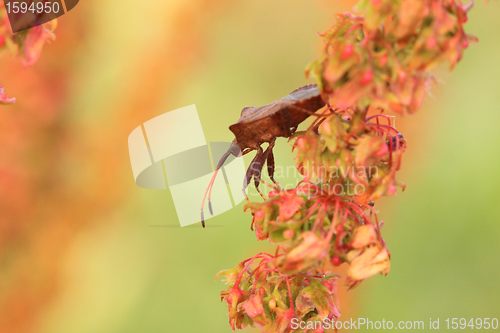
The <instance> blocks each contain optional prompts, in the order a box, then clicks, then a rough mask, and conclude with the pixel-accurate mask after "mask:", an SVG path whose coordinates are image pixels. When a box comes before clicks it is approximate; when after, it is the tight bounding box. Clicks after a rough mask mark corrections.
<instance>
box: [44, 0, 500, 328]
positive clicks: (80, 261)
mask: <svg viewBox="0 0 500 333" xmlns="http://www.w3.org/2000/svg"><path fill="white" fill-rule="evenodd" d="M147 3H148V5H147V6H146V5H145V3H143V2H141V3H140V6H138V5H137V4H138V3H137V2H136V1H129V0H127V1H124V0H120V1H118V0H114V1H109V0H108V1H105V2H103V1H100V2H97V1H88V2H87V1H85V2H82V3H81V4H79V5H78V6H77V7H76V8H75V9H74V10H73V11H72V13H73V12H76V11H79V10H81V11H83V12H84V13H85V15H87V18H86V20H85V22H86V26H85V27H84V28H83V29H87V30H89V31H90V32H91V33H92V38H88V39H87V40H86V41H85V44H84V45H81V46H80V47H81V49H82V50H84V52H83V51H82V53H81V54H80V55H79V56H78V62H77V63H75V64H72V66H74V68H75V70H74V74H73V76H72V77H71V79H70V80H71V86H72V89H73V90H72V96H73V97H72V100H71V103H72V104H71V105H70V106H69V109H70V110H74V112H72V113H71V115H70V116H69V118H70V119H71V121H72V122H73V123H75V124H85V123H88V122H91V121H101V120H102V119H106V118H107V117H110V115H111V114H115V113H119V112H120V110H110V109H109V104H110V103H111V102H112V101H114V100H116V99H118V98H120V95H121V94H123V92H122V90H121V89H122V82H123V81H124V80H126V79H127V71H126V69H127V66H128V64H129V63H131V62H133V61H137V60H138V59H140V58H141V50H142V49H143V48H144V47H145V46H146V45H148V44H151V43H153V44H154V43H155V41H156V40H158V39H160V38H162V35H161V34H160V33H159V32H158V31H161V29H158V27H160V26H162V25H163V24H165V23H164V22H163V21H162V20H163V19H165V17H164V16H165V15H164V13H165V12H166V11H168V10H169V8H168V6H169V5H167V4H165V3H164V2H162V1H151V2H147ZM192 3H193V5H196V1H192ZM335 4H336V7H333V5H332V4H331V3H330V2H327V1H304V0H288V1H284V0H276V1H274V0H273V1H264V0H251V1H250V0H244V1H237V2H233V3H231V4H230V5H227V6H226V7H225V8H224V9H223V10H220V11H219V12H218V13H217V15H215V16H213V17H212V19H211V21H210V22H209V24H207V25H206V27H205V29H206V32H207V39H206V40H204V41H203V42H204V45H205V46H206V47H205V55H204V57H203V61H202V62H200V63H199V64H198V65H197V66H195V67H194V68H193V69H192V70H191V71H189V72H188V73H185V75H184V77H183V78H182V79H181V80H179V81H178V82H177V85H176V87H175V89H176V90H175V93H172V92H171V91H169V93H168V94H166V96H168V98H165V100H164V101H163V104H164V107H162V110H160V111H159V112H158V114H161V113H163V112H167V111H169V110H173V109H176V108H179V107H183V106H185V105H190V104H196V106H197V109H198V113H199V115H200V119H201V122H202V125H203V128H204V131H205V137H206V139H207V141H231V140H232V135H231V132H230V131H229V130H228V126H229V125H230V124H232V123H234V122H236V120H237V119H238V118H239V113H240V110H241V109H242V108H243V107H245V106H258V105H264V104H267V103H269V102H271V101H273V100H275V99H277V98H279V97H282V96H284V95H286V94H288V93H289V92H291V91H292V90H293V89H295V88H296V87H299V86H301V85H304V84H306V83H309V82H312V81H310V80H306V79H305V78H304V73H303V69H304V67H305V65H306V64H307V63H308V62H309V61H310V60H311V59H312V58H313V57H314V56H315V55H317V54H318V53H319V51H320V49H321V46H322V41H321V38H320V37H318V35H317V32H324V31H326V30H327V29H328V28H329V27H330V26H331V25H332V24H333V22H334V16H333V15H334V14H335V13H338V12H343V11H347V10H349V9H350V7H351V5H352V3H343V2H339V3H337V2H335ZM499 14H500V3H499V2H497V1H492V2H490V3H488V4H486V3H483V2H478V3H477V4H476V8H474V9H473V10H472V12H471V13H470V15H469V22H468V23H467V24H466V29H467V31H468V32H469V33H472V34H474V35H476V36H478V37H479V40H480V43H479V44H477V45H475V44H473V45H471V46H470V47H469V49H468V50H467V51H466V52H465V56H464V59H463V60H462V61H461V62H460V63H459V64H458V66H457V67H456V69H455V70H453V71H452V72H451V73H448V69H447V68H446V67H445V66H443V67H442V68H439V69H437V70H436V75H437V76H438V78H439V79H440V86H439V87H433V88H432V89H431V91H430V92H431V95H432V96H427V97H426V100H425V103H424V106H423V107H422V109H421V110H420V111H419V112H418V113H417V114H415V115H411V116H404V117H399V118H398V120H397V123H396V124H397V127H398V129H399V130H400V131H401V132H402V133H403V134H404V135H405V137H406V138H407V139H408V148H407V150H406V152H405V159H404V160H403V166H402V170H401V171H400V173H399V176H398V179H400V180H402V181H404V182H405V183H406V184H407V189H406V191H405V192H404V193H400V192H399V193H398V195H397V196H395V197H390V198H383V199H381V200H380V204H377V206H376V208H377V209H378V210H379V211H380V214H379V217H380V218H382V219H383V220H384V221H385V227H384V230H383V232H384V236H385V239H386V241H387V245H388V247H389V249H390V250H391V254H392V261H391V271H390V273H389V274H388V275H387V277H381V276H375V277H372V278H370V279H368V280H367V281H364V282H363V283H362V284H361V285H360V286H359V287H358V288H356V289H354V290H353V291H351V292H349V293H348V294H347V299H346V298H345V297H343V301H346V302H347V303H348V307H347V308H346V311H345V312H343V317H342V319H347V320H348V319H350V318H351V317H353V318H357V317H364V318H369V319H370V320H373V321H375V320H382V319H385V320H392V321H394V322H397V321H399V320H411V321H413V320H423V321H424V322H425V324H426V327H427V325H428V321H429V318H433V319H436V318H440V319H441V325H443V324H444V323H443V321H444V320H445V319H446V318H453V317H455V318H462V317H463V318H468V319H469V318H484V317H489V318H493V317H497V318H498V317H500V312H499V309H500V286H499V281H500V261H499V257H498V256H499V254H500V245H499V242H498V239H499V237H500V224H499V222H500V219H499V218H498V216H497V214H498V202H499V199H500V195H499V188H500V177H499V174H498V170H499V167H498V165H499V162H500V154H499V153H498V152H499V146H500V131H499V130H498V129H499V126H500V112H499V111H500V109H499V105H500V66H499V62H498V59H499V57H500V43H499V41H500V21H499V20H498V17H499ZM70 19H71V17H70V14H68V15H65V16H64V17H63V18H61V21H60V26H59V28H58V29H64V23H65V22H67V21H69V20H70ZM174 33H176V34H179V35H180V36H182V33H183V32H182V31H175V32H174ZM55 43H57V41H56V42H55ZM42 57H43V54H42ZM165 66H175V64H165ZM142 85H143V83H141V82H138V89H141V87H143V86H142ZM143 88H145V89H147V87H143ZM89 95H90V96H94V98H92V99H90V100H89V99H88V98H87V96H89ZM144 120H147V119H144ZM137 125H139V123H138V124H137ZM132 129H133V128H131V130H132ZM121 139H122V141H123V149H126V144H127V138H126V137H123V138H121ZM250 155H252V154H250ZM275 155H276V161H277V163H278V164H279V165H282V166H287V165H293V164H294V160H293V154H291V152H290V145H289V144H287V143H286V140H285V139H280V140H278V142H277V147H276V153H275ZM249 158H251V157H250V156H248V157H247V158H246V159H245V162H246V163H247V165H248V162H249ZM116 172H118V173H122V174H123V182H126V183H127V186H126V188H127V193H126V194H127V196H126V197H125V199H124V200H123V202H122V204H120V205H119V206H117V207H113V208H112V210H111V212H108V213H106V214H103V215H102V217H100V218H99V220H98V221H97V223H96V224H94V225H93V226H92V227H89V228H85V229H84V230H82V231H81V232H80V233H79V234H78V236H77V237H76V238H75V241H74V242H73V243H72V245H71V246H70V247H69V248H68V249H67V251H66V254H65V260H64V262H65V264H64V267H63V269H62V273H61V275H62V281H64V283H63V287H62V288H61V290H60V291H59V293H58V294H57V297H56V298H55V299H54V300H53V301H52V302H51V303H50V305H49V306H47V307H46V308H44V311H43V313H42V316H41V318H40V328H39V331H40V332H44V333H58V332H61V333H63V332H64V333H68V332H74V333H79V332H85V333H87V332H93V333H99V332H103V333H112V332H117V333H121V332H148V333H149V332H230V327H229V325H228V318H227V316H226V313H227V308H226V306H225V304H224V303H221V302H220V298H219V292H220V291H221V290H222V289H224V288H225V286H224V285H223V283H222V282H221V281H220V280H219V281H214V276H215V274H216V273H217V272H218V271H219V270H222V269H226V268H232V267H234V266H235V265H237V264H238V263H239V262H240V261H242V260H244V259H246V258H248V257H250V256H253V255H254V254H255V253H257V252H260V251H273V249H274V247H273V246H271V245H270V244H269V243H268V242H257V241H256V239H255V236H254V234H253V233H252V232H251V231H250V230H249V226H250V221H251V217H250V216H249V215H248V214H245V213H243V203H241V204H240V205H238V207H236V208H234V209H233V210H231V211H228V212H226V213H224V214H222V215H220V216H217V217H215V218H213V219H209V220H208V221H207V224H208V228H206V229H201V228H200V227H199V226H192V227H186V228H179V227H178V222H177V217H176V213H175V209H174V205H173V201H172V197H171V195H170V192H169V191H168V190H166V191H165V190H163V191H160V190H145V189H141V188H139V187H137V186H135V184H133V178H132V172H131V169H130V165H129V164H127V163H125V164H124V165H122V166H121V167H120V168H119V169H118V170H116ZM103 177H104V176H103ZM279 181H281V182H282V183H286V182H291V181H294V180H293V179H279ZM198 205H199V203H193V206H194V207H195V208H193V209H197V207H198ZM101 222H102V223H101ZM341 288H344V287H343V286H341ZM341 307H342V304H341ZM442 327H443V326H441V328H442ZM248 331H251V329H249V330H248ZM360 331H363V330H360Z"/></svg>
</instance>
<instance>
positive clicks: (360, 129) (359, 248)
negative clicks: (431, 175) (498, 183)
mask: <svg viewBox="0 0 500 333" xmlns="http://www.w3.org/2000/svg"><path fill="white" fill-rule="evenodd" d="M357 8H358V9H359V10H360V11H361V13H362V14H363V15H362V16H355V15H352V14H341V15H338V16H337V23H336V24H335V25H334V26H333V27H332V28H331V29H330V31H328V32H327V33H325V34H324V35H323V37H324V41H325V47H324V51H323V53H322V54H321V55H320V56H319V57H318V58H317V59H315V60H314V61H313V62H312V63H311V64H310V65H309V66H308V67H307V70H306V74H312V75H313V76H314V77H315V78H316V79H317V81H318V84H319V87H320V90H321V92H322V95H323V97H324V99H325V100H327V101H329V105H331V106H329V107H328V108H327V109H326V110H324V111H320V112H319V114H321V117H318V119H316V120H315V121H314V122H313V124H312V125H311V126H310V127H309V129H308V130H307V131H305V132H300V133H296V134H295V136H294V137H295V139H296V140H295V143H294V149H296V150H297V156H296V160H297V168H298V170H299V172H300V173H301V174H302V175H303V176H304V180H303V181H302V182H300V183H299V185H298V186H297V187H296V188H295V189H292V190H286V191H285V190H281V189H279V188H276V189H275V191H273V192H271V195H270V198H269V199H268V200H266V201H265V202H263V203H249V204H247V205H246V206H245V209H246V210H249V211H251V212H252V214H253V221H252V227H253V228H254V229H255V234H256V236H257V239H258V240H265V239H268V238H269V239H270V241H271V242H272V243H281V244H280V245H279V246H278V250H277V253H276V255H275V256H272V255H269V254H263V253H260V254H258V255H256V256H255V257H253V258H251V259H248V260H246V261H243V262H242V263H241V264H240V265H238V266H237V267H236V268H234V269H232V270H228V271H222V272H220V273H219V274H218V275H217V277H218V276H225V277H226V282H227V283H228V284H229V286H228V289H227V290H225V291H223V292H222V293H221V296H222V298H223V299H225V300H226V302H227V303H228V307H229V310H230V311H229V318H230V319H229V321H230V324H231V327H232V328H233V331H234V329H235V328H240V329H242V328H244V327H246V326H247V325H252V326H254V324H257V325H259V326H261V329H262V331H263V332H291V331H294V332H318V333H319V332H323V329H322V328H306V329H295V330H293V329H292V327H291V319H293V318H297V319H298V320H299V321H306V322H307V321H314V320H318V321H322V320H324V319H326V318H329V319H336V318H338V317H339V316H340V313H339V312H338V310H337V307H336V305H335V302H334V300H335V295H336V285H337V280H338V278H339V276H338V275H336V274H335V268H336V266H339V265H340V264H342V263H346V264H347V265H348V266H349V268H348V270H347V276H346V277H345V282H346V284H347V285H348V286H349V287H351V288H352V287H353V286H355V285H357V284H359V283H360V282H361V281H362V280H364V279H366V278H368V277H370V276H372V275H374V274H377V273H381V274H387V273H388V272H389V269H390V261H389V260H390V253H389V250H388V249H387V247H386V246H385V241H384V239H383V238H382V235H381V232H380V227H381V226H382V224H383V223H379V221H378V218H377V214H376V212H375V210H374V209H373V205H374V204H375V200H377V199H378V198H380V197H381V196H388V195H389V196H390V195H394V194H395V193H396V189H397V187H398V186H400V187H402V188H403V190H404V187H405V185H404V184H403V183H401V182H399V181H397V180H396V178H395V176H396V172H397V171H398V170H399V168H400V166H401V160H402V155H403V152H404V151H405V149H406V139H405V138H404V137H403V136H402V135H401V133H399V132H398V131H397V130H396V129H395V128H394V127H393V126H392V123H391V117H390V116H387V115H385V114H383V113H384V112H387V111H393V112H397V113H412V112H415V111H417V110H418V108H419V107H420V105H421V103H422V100H423V97H424V95H425V93H426V91H427V89H428V86H429V82H431V80H432V75H431V74H430V73H429V70H431V69H432V68H434V67H435V66H436V65H437V64H439V63H442V62H444V61H449V62H450V64H451V67H452V68H453V67H454V66H455V64H456V63H457V62H458V61H459V60H460V59H461V58H462V53H463V50H464V49H466V48H467V46H468V45H469V41H475V40H476V38H475V37H473V36H470V35H467V34H465V32H464V30H463V24H464V23H465V22H466V21H467V11H468V10H469V9H470V8H471V5H467V6H465V5H462V4H461V3H460V1H454V0H405V1H402V0H397V1H394V0H362V1H360V3H359V4H358V6H357ZM280 249H282V251H281V253H278V251H279V250H280ZM257 259H258V260H260V262H259V264H256V261H257Z"/></svg>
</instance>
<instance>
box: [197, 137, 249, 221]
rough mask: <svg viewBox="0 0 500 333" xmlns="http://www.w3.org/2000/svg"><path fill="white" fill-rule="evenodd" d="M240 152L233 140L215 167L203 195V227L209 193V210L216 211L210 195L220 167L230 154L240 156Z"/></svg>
mask: <svg viewBox="0 0 500 333" xmlns="http://www.w3.org/2000/svg"><path fill="white" fill-rule="evenodd" d="M238 152H240V148H239V147H238V145H237V144H236V143H234V141H233V143H231V146H230V147H229V149H228V150H227V151H226V152H225V153H224V155H222V157H221V158H220V160H219V163H217V167H216V168H215V171H214V174H213V176H212V178H211V179H210V183H208V187H207V189H206V190H205V195H204V196H203V201H202V202H201V225H202V226H203V228H205V215H204V213H203V207H204V206H205V199H206V198H207V194H208V210H209V211H210V214H211V215H213V214H214V212H213V210H212V202H211V201H210V197H211V196H212V188H213V186H214V182H215V178H216V177H217V174H218V173H219V170H220V168H222V166H223V165H224V162H226V160H227V158H228V157H229V155H234V156H238Z"/></svg>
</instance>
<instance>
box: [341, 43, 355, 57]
mask: <svg viewBox="0 0 500 333" xmlns="http://www.w3.org/2000/svg"><path fill="white" fill-rule="evenodd" d="M353 53H354V46H352V44H347V45H346V46H344V49H343V50H342V56H341V57H342V60H346V59H347V58H349V57H350V56H352V54H353Z"/></svg>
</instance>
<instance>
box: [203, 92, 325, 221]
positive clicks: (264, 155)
mask: <svg viewBox="0 0 500 333" xmlns="http://www.w3.org/2000/svg"><path fill="white" fill-rule="evenodd" d="M323 106H325V102H324V101H323V99H322V98H321V94H320V92H319V89H318V86H317V85H315V84H309V85H307V86H303V87H300V88H297V89H295V90H294V91H292V92H291V93H290V94H289V95H287V96H285V97H283V98H280V99H278V100H277V101H274V102H272V103H270V104H267V105H264V106H260V107H246V108H244V109H243V110H242V111H241V117H240V119H239V120H238V122H237V123H236V124H233V125H231V126H229V129H230V130H231V131H232V132H233V133H234V136H235V139H234V140H233V142H232V143H231V146H230V147H229V149H228V151H227V152H226V153H225V154H224V155H223V156H222V157H221V159H220V161H219V163H218V164H217V167H216V168H215V172H214V175H213V176H212V179H211V180H210V183H209V185H208V188H207V190H206V192H205V195H204V197H203V202H202V204H201V224H202V226H203V227H205V220H204V216H203V207H204V205H205V198H206V196H207V193H208V208H209V210H210V213H212V205H211V203H210V195H211V192H212V186H213V183H214V180H215V177H216V176H217V173H218V171H219V169H220V168H221V167H222V165H223V164H224V162H225V161H226V159H227V157H228V156H229V155H234V156H242V155H245V154H248V153H249V152H251V151H252V150H256V151H257V154H256V155H255V157H254V159H253V160H252V162H251V163H250V166H249V167H248V170H247V172H246V175H245V180H244V183H243V193H245V189H246V187H247V186H248V183H249V182H250V181H251V180H252V178H253V179H254V182H255V188H256V189H257V191H258V192H259V193H260V195H261V196H262V193H261V192H260V190H259V184H260V174H261V171H262V167H263V166H264V163H265V162H266V161H267V171H268V174H269V178H270V179H271V180H272V181H273V182H274V183H275V181H274V155H273V147H274V143H275V140H276V138H277V137H285V138H288V137H290V136H291V135H292V134H293V133H294V132H295V130H296V129H297V126H298V125H299V124H300V123H301V122H303V121H304V120H306V119H307V118H308V117H309V116H311V115H314V114H315V112H316V111H317V110H319V109H321V108H322V107H323ZM266 142H268V143H269V146H268V147H267V148H266V150H265V151H264V150H263V149H262V147H261V145H262V144H263V143H266ZM245 196H246V193H245ZM247 200H248V198H247Z"/></svg>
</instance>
